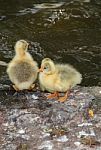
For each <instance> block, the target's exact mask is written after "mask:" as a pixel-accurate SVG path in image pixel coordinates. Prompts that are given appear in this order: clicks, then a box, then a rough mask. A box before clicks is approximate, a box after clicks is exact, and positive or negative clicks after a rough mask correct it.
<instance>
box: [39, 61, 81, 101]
mask: <svg viewBox="0 0 101 150" xmlns="http://www.w3.org/2000/svg"><path fill="white" fill-rule="evenodd" d="M39 71H40V73H39V82H40V87H41V89H42V91H45V90H46V91H49V92H52V93H54V94H53V95H51V96H48V98H51V97H52V96H56V95H57V92H66V94H65V96H64V97H62V98H60V99H59V101H61V102H63V101H65V100H66V99H67V95H68V91H69V89H71V88H72V87H74V86H75V85H77V84H80V83H81V80H82V75H81V74H80V73H79V72H78V71H77V70H76V69H75V68H73V67H72V66H71V65H68V64H55V63H54V62H53V61H52V60H51V59H50V58H45V59H43V60H42V63H41V69H40V70H39Z"/></svg>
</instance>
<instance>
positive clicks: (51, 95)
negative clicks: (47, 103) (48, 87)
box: [47, 92, 59, 99]
mask: <svg viewBox="0 0 101 150" xmlns="http://www.w3.org/2000/svg"><path fill="white" fill-rule="evenodd" d="M55 97H59V93H58V92H54V93H53V94H50V95H48V96H47V98H48V99H51V98H55Z"/></svg>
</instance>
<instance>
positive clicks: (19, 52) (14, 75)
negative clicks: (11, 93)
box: [7, 40, 38, 90]
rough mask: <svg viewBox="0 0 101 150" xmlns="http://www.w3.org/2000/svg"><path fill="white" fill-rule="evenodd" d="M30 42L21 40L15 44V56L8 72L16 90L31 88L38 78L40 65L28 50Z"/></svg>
mask: <svg viewBox="0 0 101 150" xmlns="http://www.w3.org/2000/svg"><path fill="white" fill-rule="evenodd" d="M27 49H28V43H27V42H26V41H25V40H19V41H17V42H16V44H15V52H16V54H15V56H14V58H13V59H12V60H11V62H10V63H9V64H8V68H7V73H8V75H9V78H10V80H11V81H12V82H13V83H14V86H13V87H14V88H15V90H23V89H31V88H33V87H34V85H33V83H34V82H35V80H36V78H37V72H38V66H37V63H36V61H34V60H33V58H32V56H31V55H30V54H29V53H28V52H27Z"/></svg>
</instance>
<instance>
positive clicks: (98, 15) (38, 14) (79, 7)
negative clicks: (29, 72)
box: [0, 0, 101, 85]
mask: <svg viewBox="0 0 101 150" xmlns="http://www.w3.org/2000/svg"><path fill="white" fill-rule="evenodd" d="M15 4H16V5H15ZM100 5H101V2H100V0H93V1H92V0H91V1H90V0H82V1H80V0H65V1H64V2H63V1H62V0H60V1H59V0H53V1H52V0H50V1H44V0H43V1H42V0H36V1H34V2H33V1H32V0H31V1H30V2H28V1H27V0H22V1H20V0H10V1H7V0H5V1H3V0H2V1H1V4H0V59H1V60H5V61H6V62H8V61H9V60H10V59H11V58H12V57H13V55H14V50H13V46H14V44H15V42H16V41H17V40H19V39H25V40H27V41H28V42H29V43H30V47H29V51H30V53H31V54H32V55H33V57H34V58H35V59H36V60H37V61H38V62H39V63H40V61H41V60H42V59H43V58H44V57H50V58H52V59H54V60H55V61H58V62H64V63H70V64H72V65H74V66H75V67H76V68H77V69H78V70H79V71H80V72H81V73H82V74H83V76H84V80H83V85H101V9H100ZM0 76H1V78H2V81H3V80H7V79H8V78H7V75H6V74H5V69H4V67H0Z"/></svg>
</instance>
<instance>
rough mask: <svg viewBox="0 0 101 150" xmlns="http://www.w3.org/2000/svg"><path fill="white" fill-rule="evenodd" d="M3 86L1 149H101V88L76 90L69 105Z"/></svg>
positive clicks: (43, 95) (0, 107)
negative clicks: (17, 91)
mask: <svg viewBox="0 0 101 150" xmlns="http://www.w3.org/2000/svg"><path fill="white" fill-rule="evenodd" d="M0 87H1V88H0V95H1V96H0V126H1V128H0V150H9V149H10V150H74V149H75V150H86V149H87V150H100V148H101V134H100V132H101V87H76V88H74V89H73V90H72V91H71V93H70V95H69V97H68V100H67V101H66V102H65V103H60V102H58V101H57V100H54V99H52V100H47V99H46V95H47V94H48V93H43V92H40V90H39V89H36V90H35V91H31V92H28V91H24V92H20V93H16V92H15V91H14V90H13V89H11V88H10V89H9V87H8V86H5V87H4V88H3V89H4V90H3V89H2V85H1V86H0Z"/></svg>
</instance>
